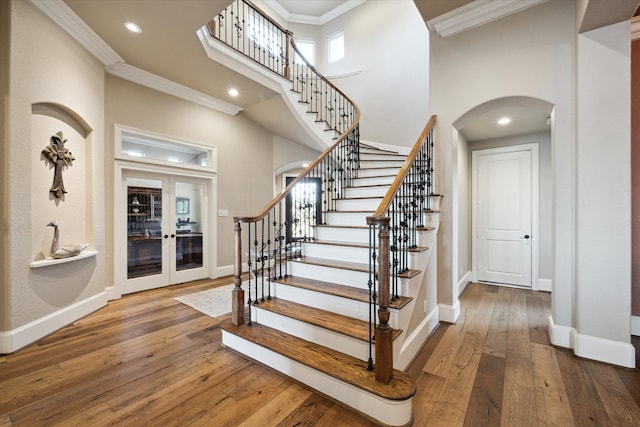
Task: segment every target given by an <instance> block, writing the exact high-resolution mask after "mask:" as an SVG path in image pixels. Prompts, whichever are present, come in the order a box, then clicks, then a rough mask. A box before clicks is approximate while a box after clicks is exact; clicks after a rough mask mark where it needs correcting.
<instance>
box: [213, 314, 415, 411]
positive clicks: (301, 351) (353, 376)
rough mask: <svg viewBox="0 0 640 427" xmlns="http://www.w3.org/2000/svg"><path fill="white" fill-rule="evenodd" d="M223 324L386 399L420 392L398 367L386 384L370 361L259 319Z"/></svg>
mask: <svg viewBox="0 0 640 427" xmlns="http://www.w3.org/2000/svg"><path fill="white" fill-rule="evenodd" d="M220 327H221V328H222V330H223V331H226V332H228V333H230V334H233V335H236V336H238V337H240V338H243V339H245V340H247V341H250V342H253V343H255V344H257V345H260V346H262V347H265V348H267V349H269V350H271V351H273V352H275V353H278V354H280V355H282V356H284V357H287V358H289V359H292V360H294V361H296V362H299V363H301V364H303V365H305V366H308V367H310V368H313V369H315V370H317V371H319V372H322V373H324V374H326V375H328V376H331V377H334V378H337V379H339V380H340V381H343V382H345V383H347V384H350V385H352V386H354V387H358V388H359V389H361V390H364V391H366V392H368V393H371V394H373V395H375V396H378V397H381V398H383V399H388V400H397V401H401V400H407V399H410V398H411V397H413V395H414V394H415V392H416V386H415V384H414V382H413V381H412V380H411V378H410V377H409V375H407V374H406V373H404V372H402V371H398V370H394V371H393V379H392V380H391V381H390V382H389V384H384V383H382V382H379V381H376V379H375V373H374V372H373V371H368V370H367V362H364V361H362V360H359V359H356V358H355V357H351V356H348V355H346V354H344V353H341V352H339V351H335V350H332V349H330V348H327V347H324V346H321V345H318V344H314V343H312V342H309V341H306V340H303V339H300V338H297V337H294V336H292V335H289V334H286V333H284V332H280V331H278V330H275V329H271V328H269V327H267V326H263V325H259V324H256V323H254V324H253V325H251V326H248V325H240V326H236V325H234V324H233V323H231V320H225V321H224V322H222V323H221V324H220ZM257 362H260V361H259V360H257Z"/></svg>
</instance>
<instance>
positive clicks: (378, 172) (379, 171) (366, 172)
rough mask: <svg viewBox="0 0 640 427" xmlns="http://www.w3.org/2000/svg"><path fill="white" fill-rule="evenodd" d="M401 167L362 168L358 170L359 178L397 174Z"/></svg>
mask: <svg viewBox="0 0 640 427" xmlns="http://www.w3.org/2000/svg"><path fill="white" fill-rule="evenodd" d="M399 170H400V168H376V169H360V170H358V178H366V177H371V176H385V175H396V174H397V173H398V171H399Z"/></svg>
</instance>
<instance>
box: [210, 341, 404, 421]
mask: <svg viewBox="0 0 640 427" xmlns="http://www.w3.org/2000/svg"><path fill="white" fill-rule="evenodd" d="M222 344H223V345H224V346H225V347H228V348H232V349H234V350H236V351H237V352H239V353H241V354H245V355H247V356H248V357H250V358H251V359H254V360H257V361H259V362H260V363H263V364H265V365H267V366H269V367H271V368H272V369H275V370H277V371H279V372H281V373H283V374H284V375H287V376H289V377H290V378H293V379H295V380H297V381H299V382H301V383H302V384H305V385H308V386H309V387H312V388H314V389H316V390H318V391H320V392H321V393H324V394H326V395H327V396H329V397H331V398H333V399H335V400H337V401H339V402H342V403H343V404H345V405H347V406H351V407H352V408H355V409H356V410H358V411H360V412H362V413H364V414H367V415H369V416H370V417H372V418H374V419H377V420H379V421H380V422H382V423H384V424H388V425H392V426H403V425H407V424H408V423H409V422H410V421H411V418H412V415H411V406H412V399H407V400H402V401H392V400H388V399H381V398H380V397H378V396H373V395H372V394H370V393H366V392H363V391H362V390H360V389H358V388H356V387H354V386H352V385H350V384H347V383H345V382H343V381H340V380H338V379H336V378H334V377H331V376H328V375H326V374H323V373H321V372H318V371H316V370H315V369H313V368H310V367H308V366H306V365H303V364H301V363H299V362H296V361H293V360H291V359H288V358H286V357H284V356H282V355H280V354H278V353H275V352H273V351H271V350H269V349H266V348H264V347H261V346H259V345H256V344H254V343H252V342H250V341H247V340H245V339H243V338H240V337H238V336H236V335H233V334H230V333H227V332H225V331H222Z"/></svg>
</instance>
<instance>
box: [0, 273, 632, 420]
mask: <svg viewBox="0 0 640 427" xmlns="http://www.w3.org/2000/svg"><path fill="white" fill-rule="evenodd" d="M231 282H232V280H231V278H229V277H228V278H223V279H218V280H215V281H198V282H193V283H189V284H183V285H177V286H172V287H167V288H163V289H158V290H153V291H147V292H141V293H138V294H134V295H129V296H125V297H124V298H122V299H121V300H118V301H112V302H110V303H109V305H108V306H107V307H104V308H102V309H101V310H99V311H97V312H96V313H94V314H91V315H89V316H87V317H86V318H84V319H81V320H80V321H78V322H76V323H74V324H73V325H70V326H68V327H66V328H63V329H61V330H60V331H58V332H56V333H54V334H52V335H50V336H48V337H46V338H44V339H42V340H40V341H39V342H38V343H36V344H33V345H31V346H29V347H27V348H25V349H22V350H20V351H18V352H16V353H14V354H10V355H5V356H0V427H4V426H30V427H31V426H56V425H60V426H103V425H120V426H136V427H140V426H187V425H189V426H191V425H193V426H200V425H202V426H374V425H375V424H374V423H372V422H371V421H370V420H369V419H367V418H366V417H363V416H362V415H359V414H356V413H353V412H351V411H350V410H348V409H346V408H344V407H342V406H341V405H339V404H337V403H336V402H333V401H331V400H328V399H326V398H325V397H323V396H321V395H319V394H317V393H315V392H313V391H311V390H309V389H307V388H305V387H303V386H301V385H299V384H297V383H295V382H293V381H291V380H289V379H287V378H285V377H283V376H281V375H279V374H278V373H276V372H274V371H272V370H270V369H268V368H266V367H264V366H261V365H259V364H256V363H253V362H251V361H248V360H246V359H244V358H243V357H241V356H239V355H237V354H236V353H234V352H232V351H229V350H227V349H224V348H223V347H221V345H220V335H221V332H220V328H219V324H220V322H221V321H222V320H223V319H224V318H218V319H214V318H210V317H208V316H206V315H203V314H201V313H200V312H198V311H196V310H193V309H192V308H190V307H188V306H186V305H183V304H180V303H178V302H177V301H175V300H174V299H173V298H174V297H176V296H179V295H185V294H189V293H192V292H197V291H200V290H204V289H208V288H211V287H216V286H222V285H225V284H229V283H231ZM549 300H550V296H549V294H547V293H536V292H529V291H525V290H521V289H513V288H505V287H495V286H488V285H479V284H470V285H469V286H468V287H467V289H466V290H465V292H464V293H463V295H462V298H461V307H462V315H461V317H460V320H459V321H458V323H457V324H456V325H447V324H443V325H441V326H440V327H439V328H438V329H437V330H436V331H435V332H434V334H433V335H432V337H431V338H430V340H429V341H428V342H427V344H426V345H425V347H424V348H423V349H422V351H421V352H420V354H419V355H418V357H417V358H416V360H415V361H414V363H413V364H412V365H411V366H410V367H409V369H408V370H407V373H408V374H409V375H410V376H411V377H412V378H413V379H414V380H415V382H416V384H417V388H418V390H417V393H416V395H415V397H414V401H413V402H414V403H413V408H414V418H415V420H414V426H447V427H451V426H640V369H638V368H636V369H634V370H630V369H622V368H616V367H613V366H610V365H606V364H601V363H596V362H590V361H586V360H582V359H579V358H576V357H575V356H574V355H573V354H572V352H571V351H568V350H563V349H558V348H554V347H551V346H550V345H549V342H548V336H547V333H546V329H547V325H546V319H547V316H548V314H549V311H550V302H549ZM639 341H640V340H638V339H637V338H634V345H635V346H636V348H637V349H639V350H640V342H639ZM636 358H637V359H638V360H637V362H636V364H637V365H639V366H640V351H638V353H637V356H636Z"/></svg>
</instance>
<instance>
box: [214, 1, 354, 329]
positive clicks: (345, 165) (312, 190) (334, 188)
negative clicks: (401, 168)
mask: <svg viewBox="0 0 640 427" xmlns="http://www.w3.org/2000/svg"><path fill="white" fill-rule="evenodd" d="M207 27H208V29H209V34H210V35H211V36H212V37H213V38H215V39H217V40H219V41H220V42H222V43H225V44H226V45H228V46H229V47H231V48H233V49H235V50H237V51H238V52H240V53H242V54H243V55H246V56H247V57H249V58H251V59H253V60H254V61H256V62H258V63H259V64H261V65H262V66H264V67H267V68H268V69H269V70H271V71H273V72H274V73H277V74H278V75H280V76H282V77H284V78H286V79H288V80H289V81H291V83H292V89H291V90H292V91H294V92H297V93H298V94H299V95H300V102H302V103H304V104H307V105H308V107H309V113H313V114H315V115H316V122H324V123H325V124H326V125H325V126H326V130H327V131H330V132H333V133H334V139H336V142H335V143H334V144H333V145H332V146H331V147H329V148H327V149H326V150H324V151H323V152H322V154H320V156H319V157H318V158H317V159H316V160H314V161H313V162H312V163H311V164H310V165H309V166H308V167H307V168H306V169H304V170H303V171H302V172H301V173H300V174H299V175H298V176H297V177H296V178H295V179H294V180H293V181H291V182H290V183H289V184H288V185H287V186H286V188H285V189H284V190H283V191H282V192H281V193H280V194H278V195H277V196H276V197H275V198H274V199H273V200H271V201H270V202H269V203H268V204H267V205H266V206H265V207H264V208H263V209H262V210H261V211H260V212H259V213H258V214H257V215H255V216H247V217H234V219H233V221H234V224H235V231H234V234H235V254H234V284H235V287H234V290H233V297H232V298H233V299H232V322H233V323H234V324H235V325H241V324H244V323H245V312H246V313H248V324H251V323H252V320H251V306H252V305H255V304H260V303H261V302H264V301H265V300H268V299H270V298H271V293H270V287H269V283H268V279H282V278H284V277H287V276H288V271H287V263H286V260H287V259H290V258H296V257H299V256H301V255H302V242H305V241H311V240H313V239H314V228H313V227H314V226H315V225H318V224H325V223H326V216H327V213H328V212H331V211H335V210H336V201H337V199H339V198H340V197H342V195H343V189H344V188H346V187H349V186H351V185H352V183H353V179H354V178H356V176H357V171H358V168H359V164H360V163H359V161H360V148H359V147H360V145H359V143H360V131H359V121H360V110H359V108H358V106H357V105H356V104H355V103H353V102H352V101H351V100H350V99H349V98H348V97H347V96H346V95H345V94H344V93H342V92H341V91H340V90H339V89H338V88H337V87H335V86H334V85H333V84H332V83H331V82H330V81H329V80H327V79H326V78H325V77H324V76H322V75H321V74H320V73H319V72H318V71H317V70H316V69H315V68H314V67H313V66H312V65H310V64H309V63H308V62H307V61H306V59H304V57H303V55H302V54H301V52H300V51H299V50H298V48H297V47H296V45H295V42H294V41H293V34H292V33H291V32H290V31H288V30H286V29H284V28H282V27H281V26H280V25H278V24H277V23H276V22H275V21H273V20H272V19H271V18H270V17H269V16H268V15H266V14H265V13H264V12H262V11H261V10H260V9H258V8H257V7H255V6H254V5H253V4H251V3H250V2H249V1H247V0H235V1H234V2H233V3H232V4H231V5H229V6H228V7H227V8H226V9H225V10H223V11H222V12H220V13H219V14H218V15H217V16H216V17H215V18H214V19H212V20H211V21H210V22H209V23H208V24H207ZM296 187H297V188H302V190H301V191H300V194H297V197H295V199H294V198H293V197H292V196H293V192H294V188H296ZM294 204H295V206H294ZM243 224H245V230H243ZM243 234H244V238H243ZM243 240H244V241H245V242H246V246H245V249H244V250H245V251H246V252H243V245H242V242H243ZM243 260H246V265H247V274H246V277H247V281H248V296H247V298H245V294H244V290H243V289H242V281H243V276H244V272H243ZM245 302H246V303H247V304H248V306H249V309H248V310H245V308H246V306H245Z"/></svg>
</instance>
